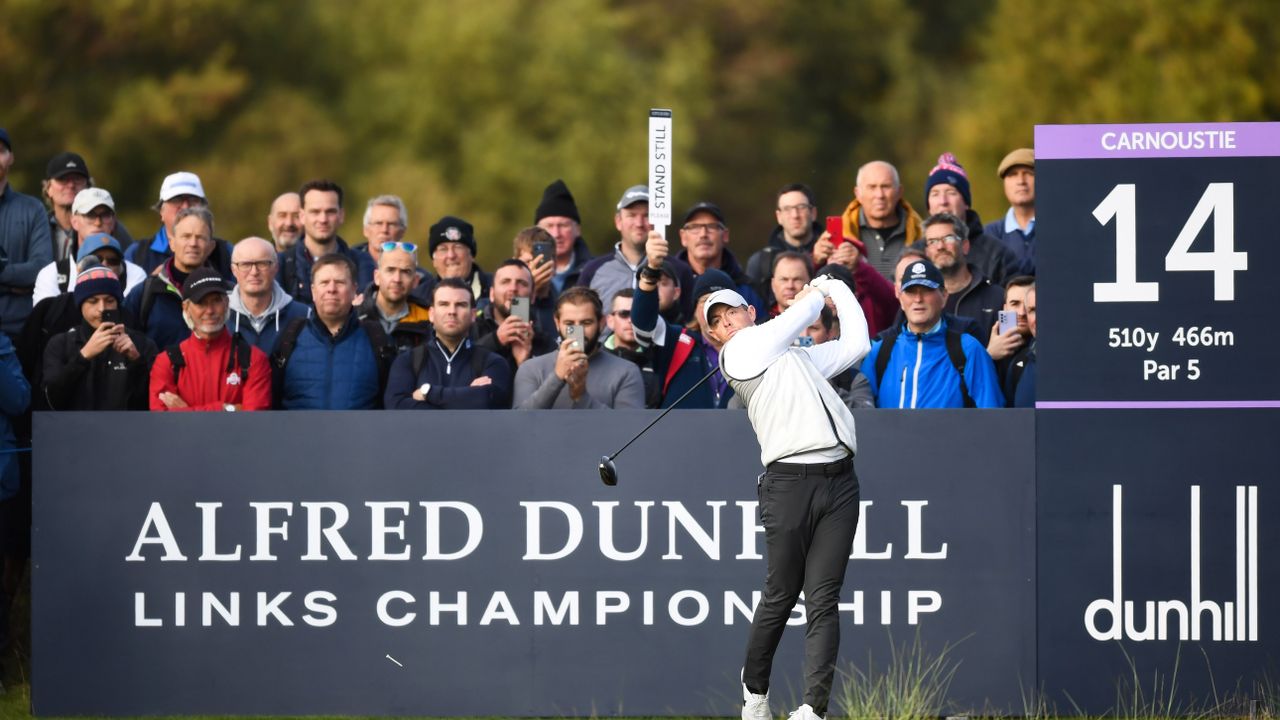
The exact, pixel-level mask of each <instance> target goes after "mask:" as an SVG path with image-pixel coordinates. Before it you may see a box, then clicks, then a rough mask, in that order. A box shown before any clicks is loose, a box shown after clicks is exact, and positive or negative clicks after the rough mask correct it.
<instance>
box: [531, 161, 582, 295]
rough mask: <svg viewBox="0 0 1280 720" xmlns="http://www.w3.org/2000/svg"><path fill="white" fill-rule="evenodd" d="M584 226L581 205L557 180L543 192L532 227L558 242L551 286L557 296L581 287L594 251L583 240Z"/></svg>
mask: <svg viewBox="0 0 1280 720" xmlns="http://www.w3.org/2000/svg"><path fill="white" fill-rule="evenodd" d="M581 223H582V218H580V217H578V204H577V203H575V202H574V201H573V193H571V192H569V186H567V185H565V184H564V181H563V180H558V179H557V180H556V181H555V182H553V183H551V184H550V185H548V186H547V187H546V189H545V190H543V191H542V202H540V203H538V209H537V210H536V211H534V213H533V224H534V225H537V226H538V227H540V228H542V229H543V230H546V231H547V232H548V233H549V234H550V235H551V237H552V239H554V240H555V243H556V272H555V274H554V275H553V276H552V277H551V287H552V290H553V292H554V294H555V295H556V296H557V297H558V296H559V295H560V293H562V292H564V289H565V288H567V287H573V286H574V285H577V284H578V276H579V274H581V272H582V268H583V267H584V266H585V265H586V264H587V261H588V260H590V259H591V250H590V249H589V248H588V247H587V243H586V241H585V240H583V239H582V225H581Z"/></svg>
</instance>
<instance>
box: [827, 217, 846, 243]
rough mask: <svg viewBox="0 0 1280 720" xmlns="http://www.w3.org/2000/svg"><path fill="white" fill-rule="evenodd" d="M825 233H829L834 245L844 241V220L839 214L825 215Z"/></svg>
mask: <svg viewBox="0 0 1280 720" xmlns="http://www.w3.org/2000/svg"><path fill="white" fill-rule="evenodd" d="M827 233H828V234H830V235H831V242H832V244H833V245H835V246H836V247H840V243H842V242H844V220H843V219H842V218H841V217H840V216H839V215H828V216H827Z"/></svg>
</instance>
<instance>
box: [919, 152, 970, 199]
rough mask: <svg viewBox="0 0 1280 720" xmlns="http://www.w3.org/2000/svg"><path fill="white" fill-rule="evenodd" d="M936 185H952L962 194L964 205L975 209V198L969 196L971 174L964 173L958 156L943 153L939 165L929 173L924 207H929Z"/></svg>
mask: <svg viewBox="0 0 1280 720" xmlns="http://www.w3.org/2000/svg"><path fill="white" fill-rule="evenodd" d="M934 185H950V186H952V187H954V188H955V189H956V190H958V191H959V192H960V197H962V198H964V204H965V205H968V206H969V207H973V196H972V195H970V194H969V174H968V173H966V172H965V171H964V166H962V165H961V164H960V163H959V161H957V160H956V156H955V155H952V154H951V153H949V152H948V153H942V154H941V155H939V156H938V164H937V165H934V166H933V169H932V170H930V171H929V179H928V180H927V181H925V184H924V206H925V208H926V209H927V208H928V207H929V191H930V190H932V189H933V186H934Z"/></svg>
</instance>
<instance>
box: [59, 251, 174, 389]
mask: <svg viewBox="0 0 1280 720" xmlns="http://www.w3.org/2000/svg"><path fill="white" fill-rule="evenodd" d="M111 240H112V242H114V241H115V238H111ZM75 287H76V289H75V293H74V294H73V297H74V298H75V301H76V305H77V306H78V307H79V308H80V316H81V322H80V323H79V325H77V326H76V327H73V328H71V329H70V330H68V331H66V332H64V333H61V334H59V335H55V336H54V337H53V338H52V339H51V340H50V341H49V345H48V347H47V348H46V349H45V353H44V372H43V374H42V375H43V379H44V380H43V390H44V393H43V394H44V397H45V401H46V402H47V403H48V407H49V409H51V410H146V409H147V390H148V384H149V382H150V378H149V372H150V370H151V363H152V361H153V360H154V359H155V356H156V345H155V343H153V342H151V338H148V337H147V336H146V335H144V334H143V333H141V332H139V331H137V330H130V329H127V328H126V327H125V326H124V324H123V323H122V322H120V319H119V310H120V304H121V303H122V301H123V300H124V293H123V292H122V291H121V289H120V279H119V278H118V277H116V274H115V273H114V272H112V271H111V270H109V269H108V268H105V267H95V268H90V269H89V270H86V271H84V272H82V273H80V275H79V276H77V278H76V286H75ZM112 311H114V313H113V312H112ZM112 314H114V315H116V318H115V319H114V320H113V319H111V315H112Z"/></svg>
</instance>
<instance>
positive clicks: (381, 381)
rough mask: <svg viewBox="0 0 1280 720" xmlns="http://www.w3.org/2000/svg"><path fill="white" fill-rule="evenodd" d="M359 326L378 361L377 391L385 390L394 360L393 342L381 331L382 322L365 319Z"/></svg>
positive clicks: (374, 319) (394, 347)
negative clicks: (362, 329) (367, 338)
mask: <svg viewBox="0 0 1280 720" xmlns="http://www.w3.org/2000/svg"><path fill="white" fill-rule="evenodd" d="M360 326H361V327H363V328H364V332H365V334H366V335H368V336H369V342H370V344H372V345H373V354H374V357H376V358H377V360H378V389H379V391H382V390H386V388H387V376H388V375H390V374H391V363H392V361H394V360H395V359H396V345H395V342H394V341H392V339H391V338H390V337H389V336H388V335H387V331H386V330H383V329H382V321H381V320H378V319H377V318H372V317H365V318H363V319H361V320H360ZM379 396H381V394H379Z"/></svg>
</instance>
